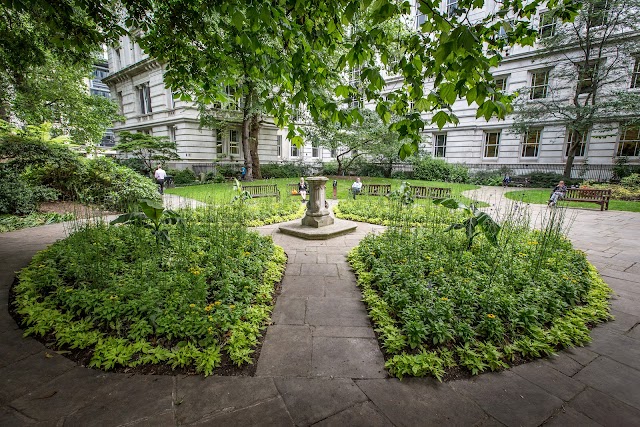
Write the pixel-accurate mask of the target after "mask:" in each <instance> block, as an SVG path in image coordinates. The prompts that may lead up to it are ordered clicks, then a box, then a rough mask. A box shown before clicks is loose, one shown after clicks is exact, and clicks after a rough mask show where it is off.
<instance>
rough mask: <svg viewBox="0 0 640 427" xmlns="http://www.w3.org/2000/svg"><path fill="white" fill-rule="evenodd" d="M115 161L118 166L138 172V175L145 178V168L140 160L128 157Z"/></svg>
mask: <svg viewBox="0 0 640 427" xmlns="http://www.w3.org/2000/svg"><path fill="white" fill-rule="evenodd" d="M115 161H116V163H118V164H119V165H122V166H126V167H128V168H130V169H133V170H134V171H136V172H138V173H139V174H140V175H145V176H147V171H146V167H145V165H144V162H143V161H142V160H141V159H137V158H135V157H130V158H128V159H115ZM167 173H168V172H167Z"/></svg>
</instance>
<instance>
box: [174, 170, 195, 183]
mask: <svg viewBox="0 0 640 427" xmlns="http://www.w3.org/2000/svg"><path fill="white" fill-rule="evenodd" d="M171 172H172V173H171V174H170V175H172V176H173V182H174V183H175V184H176V185H182V184H191V183H193V182H196V174H195V172H194V171H193V170H192V169H189V168H187V169H181V170H175V169H172V170H171Z"/></svg>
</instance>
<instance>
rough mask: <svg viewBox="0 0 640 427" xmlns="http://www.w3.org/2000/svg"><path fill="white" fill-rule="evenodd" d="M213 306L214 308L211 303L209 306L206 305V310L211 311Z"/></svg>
mask: <svg viewBox="0 0 640 427" xmlns="http://www.w3.org/2000/svg"><path fill="white" fill-rule="evenodd" d="M212 308H213V307H212V306H211V304H209V305H208V306H206V307H205V308H204V311H211V309H212Z"/></svg>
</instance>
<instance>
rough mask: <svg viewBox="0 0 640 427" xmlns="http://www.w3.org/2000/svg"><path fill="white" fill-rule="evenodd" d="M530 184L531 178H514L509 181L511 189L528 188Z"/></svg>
mask: <svg viewBox="0 0 640 427" xmlns="http://www.w3.org/2000/svg"><path fill="white" fill-rule="evenodd" d="M529 184H530V181H529V178H528V177H524V176H513V177H511V180H510V181H509V185H508V186H510V187H528V186H529Z"/></svg>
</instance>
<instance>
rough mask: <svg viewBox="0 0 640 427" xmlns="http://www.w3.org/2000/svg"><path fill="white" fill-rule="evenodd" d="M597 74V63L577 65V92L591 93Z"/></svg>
mask: <svg viewBox="0 0 640 427" xmlns="http://www.w3.org/2000/svg"><path fill="white" fill-rule="evenodd" d="M597 74H598V63H591V64H581V65H578V88H577V90H578V93H579V94H581V93H591V92H593V89H594V84H593V82H594V80H596V77H597Z"/></svg>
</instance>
